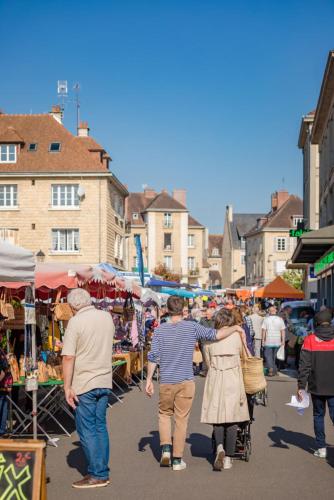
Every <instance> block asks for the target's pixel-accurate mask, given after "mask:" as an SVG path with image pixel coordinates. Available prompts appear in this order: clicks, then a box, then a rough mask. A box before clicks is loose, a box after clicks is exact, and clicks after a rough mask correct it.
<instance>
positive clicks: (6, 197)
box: [0, 184, 17, 208]
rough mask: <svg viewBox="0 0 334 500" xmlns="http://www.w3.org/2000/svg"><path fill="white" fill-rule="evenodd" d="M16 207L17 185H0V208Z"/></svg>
mask: <svg viewBox="0 0 334 500" xmlns="http://www.w3.org/2000/svg"><path fill="white" fill-rule="evenodd" d="M4 207H17V185H16V184H1V185H0V208H4Z"/></svg>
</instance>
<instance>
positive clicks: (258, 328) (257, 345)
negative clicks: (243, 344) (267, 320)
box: [249, 305, 264, 358]
mask: <svg viewBox="0 0 334 500" xmlns="http://www.w3.org/2000/svg"><path fill="white" fill-rule="evenodd" d="M249 319H250V321H251V322H252V326H253V330H254V339H253V342H254V354H255V356H256V357H257V358H260V357H261V347H262V323H263V319H264V318H263V316H261V315H260V314H259V307H258V306H257V305H255V306H253V309H252V314H251V315H250V316H249Z"/></svg>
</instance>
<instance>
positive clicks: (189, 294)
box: [161, 287, 196, 299]
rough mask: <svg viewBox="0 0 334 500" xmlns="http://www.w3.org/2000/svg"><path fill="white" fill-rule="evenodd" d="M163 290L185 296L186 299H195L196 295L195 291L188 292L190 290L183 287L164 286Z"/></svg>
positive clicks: (163, 291) (170, 293) (169, 293)
mask: <svg viewBox="0 0 334 500" xmlns="http://www.w3.org/2000/svg"><path fill="white" fill-rule="evenodd" d="M161 292H162V293H167V294H168V295H175V296H177V297H183V298H185V299H193V298H194V297H196V294H195V293H193V292H188V290H182V289H175V288H168V287H162V288H161Z"/></svg>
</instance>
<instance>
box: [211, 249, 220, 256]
mask: <svg viewBox="0 0 334 500" xmlns="http://www.w3.org/2000/svg"><path fill="white" fill-rule="evenodd" d="M212 255H213V257H219V248H213V249H212Z"/></svg>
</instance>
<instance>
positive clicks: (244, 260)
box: [240, 253, 246, 266]
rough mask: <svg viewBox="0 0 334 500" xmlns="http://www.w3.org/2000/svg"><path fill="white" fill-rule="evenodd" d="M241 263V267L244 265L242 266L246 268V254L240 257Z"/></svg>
mask: <svg viewBox="0 0 334 500" xmlns="http://www.w3.org/2000/svg"><path fill="white" fill-rule="evenodd" d="M240 263H241V265H242V266H244V265H245V263H246V256H245V254H244V253H242V254H241V255H240Z"/></svg>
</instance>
